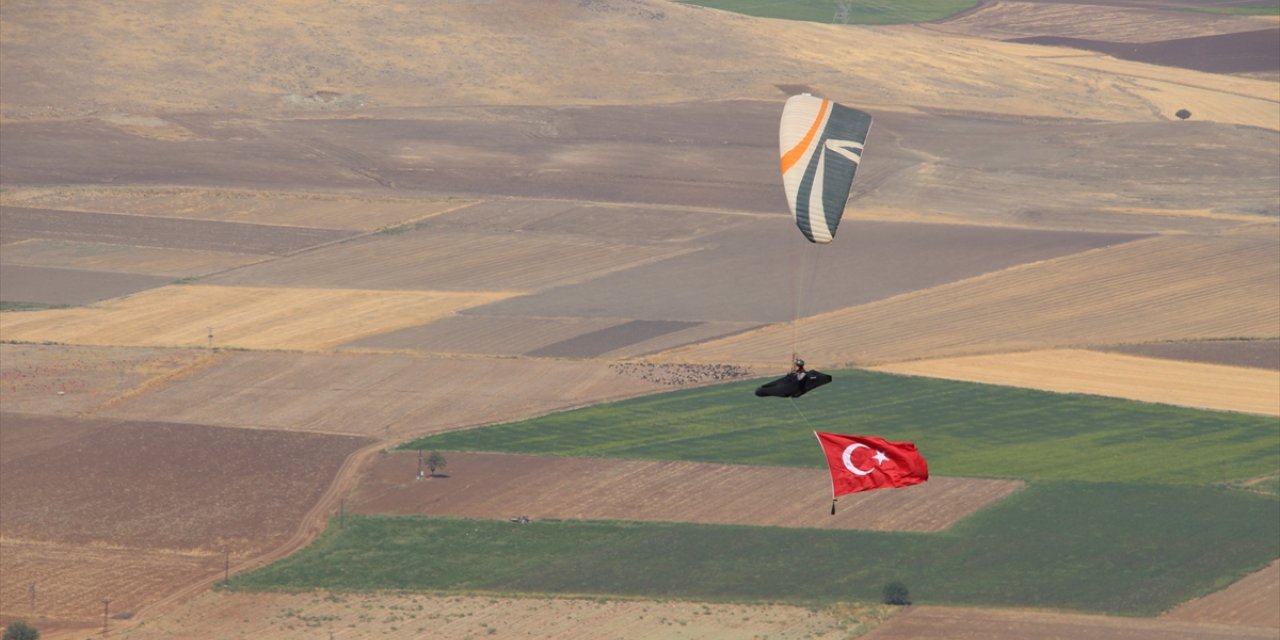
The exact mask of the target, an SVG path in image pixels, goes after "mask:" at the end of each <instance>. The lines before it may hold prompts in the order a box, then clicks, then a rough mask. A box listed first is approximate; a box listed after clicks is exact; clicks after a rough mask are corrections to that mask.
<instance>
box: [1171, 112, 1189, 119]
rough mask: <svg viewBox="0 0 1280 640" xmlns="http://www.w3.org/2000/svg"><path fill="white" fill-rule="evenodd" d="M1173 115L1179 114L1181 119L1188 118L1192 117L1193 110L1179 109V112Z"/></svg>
mask: <svg viewBox="0 0 1280 640" xmlns="http://www.w3.org/2000/svg"><path fill="white" fill-rule="evenodd" d="M1173 115H1175V116H1178V119H1179V120H1186V119H1187V118H1190V117H1191V112H1190V111H1187V110H1186V109H1178V112H1177V113H1175V114H1173Z"/></svg>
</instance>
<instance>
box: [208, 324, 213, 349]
mask: <svg viewBox="0 0 1280 640" xmlns="http://www.w3.org/2000/svg"><path fill="white" fill-rule="evenodd" d="M209 350H210V351H212V350H213V327H209Z"/></svg>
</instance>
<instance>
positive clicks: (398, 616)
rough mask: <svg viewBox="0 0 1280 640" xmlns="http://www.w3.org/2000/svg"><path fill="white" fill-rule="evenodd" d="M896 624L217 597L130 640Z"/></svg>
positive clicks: (820, 633) (782, 635) (632, 609)
mask: <svg viewBox="0 0 1280 640" xmlns="http://www.w3.org/2000/svg"><path fill="white" fill-rule="evenodd" d="M891 615H893V610H892V608H889V607H883V606H876V605H871V606H859V605H838V606H834V607H821V608H817V607H797V606H789V605H765V604H729V603H719V602H684V601H679V600H670V599H663V600H657V601H654V600H629V599H606V598H586V599H582V598H580V599H574V598H546V597H511V596H508V595H501V596H468V595H441V594H424V593H403V592H402V593H377V594H369V593H332V592H313V593H301V594H288V593H240V592H226V591H222V592H211V593H205V594H202V595H200V596H199V597H197V598H196V599H195V600H193V601H191V602H189V603H184V604H182V605H180V606H178V607H176V608H175V609H174V610H173V611H172V612H170V613H168V614H166V615H164V616H163V617H161V618H157V619H155V620H152V621H148V622H147V624H145V625H143V626H139V627H137V628H134V629H131V630H130V631H129V633H128V635H127V637H128V638H130V640H151V639H164V640H168V639H169V638H172V637H175V636H181V637H184V638H191V639H192V640H206V639H208V640H213V639H215V638H225V637H227V636H228V635H234V634H245V635H247V636H251V637H270V638H273V639H277V640H314V638H316V637H317V636H318V637H322V638H323V637H326V634H327V633H332V634H333V635H334V637H335V638H341V637H343V636H344V635H346V634H350V633H352V632H353V630H354V631H357V632H358V634H359V635H362V636H366V637H373V636H376V637H379V638H391V639H393V640H396V639H408V638H418V637H421V636H423V635H424V634H425V635H429V636H430V637H431V638H437V639H440V640H465V639H468V638H471V639H475V638H482V637H496V638H508V637H520V638H529V639H531V640H540V639H541V640H563V639H566V638H572V639H582V640H586V639H589V638H625V639H626V640H669V639H670V638H672V637H682V638H698V639H703V640H712V639H727V638H762V637H767V638H772V639H774V640H847V638H848V637H849V633H850V632H852V631H854V630H866V629H870V628H874V627H875V625H876V624H878V623H879V622H880V620H882V619H883V618H886V617H888V616H891Z"/></svg>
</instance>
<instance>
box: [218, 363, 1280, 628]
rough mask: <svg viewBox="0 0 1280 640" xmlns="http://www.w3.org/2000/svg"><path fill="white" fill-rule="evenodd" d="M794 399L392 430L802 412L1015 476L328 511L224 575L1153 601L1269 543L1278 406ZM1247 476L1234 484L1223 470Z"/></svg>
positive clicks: (969, 387)
mask: <svg viewBox="0 0 1280 640" xmlns="http://www.w3.org/2000/svg"><path fill="white" fill-rule="evenodd" d="M834 373H835V377H836V382H834V383H833V384H831V385H829V386H827V387H825V388H823V389H821V390H819V391H817V392H814V393H812V394H810V395H807V396H805V397H804V398H801V399H799V400H796V401H794V402H793V401H790V400H780V399H773V398H769V399H761V398H755V397H754V396H753V395H752V393H751V391H752V389H753V388H754V386H755V385H757V384H758V383H759V382H760V381H758V380H756V381H744V382H737V383H730V384H724V385H718V386H713V387H706V388H702V389H694V390H685V391H678V392H673V393H666V394H661V395H656V396H651V397H646V398H638V399H633V400H628V401H624V402H617V403H611V404H607V405H600V406H596V407H588V408H584V409H578V410H574V411H567V412H563V413H558V414H551V415H547V416H543V417H541V418H537V419H533V420H527V421H521V422H517V423H511V424H505V425H496V426H492V427H487V428H482V429H474V430H467V431H459V432H454V433H447V434H442V435H439V436H434V437H431V438H425V439H423V440H420V441H416V442H413V443H408V444H406V445H405V446H404V448H406V449H416V448H423V449H437V450H444V451H456V450H485V451H510V452H522V453H542V454H554V455H587V456H612V457H628V458H650V459H681V460H705V461H713V462H735V463H751V464H778V465H795V466H809V467H820V466H821V465H822V462H821V460H822V458H821V455H820V453H819V448H818V445H817V444H816V442H815V440H814V438H813V436H812V434H811V431H812V430H814V429H820V430H832V431H838V432H844V433H858V434H868V435H878V436H882V437H886V438H889V439H891V440H912V441H914V442H916V444H917V445H918V446H919V447H920V450H921V452H922V453H923V454H924V455H925V457H926V458H928V460H929V463H930V467H931V471H932V472H933V474H934V475H969V476H973V475H981V476H988V477H991V476H1002V477H1016V478H1023V479H1026V480H1027V481H1028V482H1029V485H1028V487H1027V488H1026V489H1024V490H1022V491H1020V492H1018V493H1017V494H1015V495H1013V496H1012V497H1010V498H1008V499H1006V500H1004V501H1002V502H1000V503H999V504H997V505H994V506H992V507H990V508H987V509H985V510H983V511H981V512H979V513H977V514H975V515H973V516H971V517H969V518H967V519H965V520H963V521H962V522H960V523H959V524H957V525H956V526H954V527H952V528H951V529H950V530H948V531H946V532H942V533H936V534H920V533H883V532H867V531H824V530H810V529H785V528H775V527H745V526H710V525H693V524H677V523H637V522H581V521H545V522H535V523H533V524H530V525H525V526H519V525H512V524H510V523H507V522H490V521H470V520H457V519H447V518H426V517H357V518H350V517H348V518H347V519H346V521H345V527H343V528H341V529H338V528H335V527H332V526H331V527H330V530H329V531H328V532H327V533H326V534H325V535H324V536H323V537H322V538H321V539H320V540H319V541H318V542H317V543H315V544H313V545H311V546H310V547H308V548H307V549H305V550H303V551H302V552H300V553H298V554H295V555H294V556H292V557H290V558H288V559H286V560H284V561H281V562H278V563H276V564H273V565H270V566H268V567H265V568H263V569H261V570H259V571H255V572H252V573H249V574H245V575H241V576H237V577H235V578H233V579H232V580H231V582H230V583H229V584H227V585H224V588H232V589H250V590H258V589H266V590H271V589H277V590H291V591H292V590H308V589H336V590H380V589H405V590H426V591H434V590H455V591H468V592H503V593H531V594H532V593H560V594H594V595H604V596H617V597H644V598H681V599H695V600H712V601H718V600H731V601H752V602H760V601H765V602H794V603H804V604H814V605H819V604H828V603H832V602H836V601H846V602H847V601H851V600H860V601H874V600H876V599H877V598H878V597H879V594H880V590H881V589H882V587H883V585H884V584H885V583H886V582H888V581H891V580H900V581H902V582H903V583H904V584H906V585H907V586H908V588H909V589H910V591H911V596H912V599H913V600H914V601H916V602H920V603H925V602H927V603H951V604H961V605H982V606H1010V607H1045V608H1064V609H1076V610H1082V611H1094V612H1104V613H1111V614H1122V615H1147V616H1149V615H1156V614H1158V613H1160V612H1161V611H1164V610H1166V609H1168V608H1170V607H1172V606H1174V605H1176V604H1178V603H1180V602H1183V601H1185V600H1187V599H1190V598H1193V597H1196V596H1199V595H1203V594H1205V593H1209V592H1211V591H1214V590H1216V589H1219V588H1221V587H1223V586H1225V585H1226V584H1229V583H1230V582H1232V581H1234V580H1236V579H1238V578H1239V577H1241V576H1243V575H1246V574H1247V573H1249V572H1251V571H1254V570H1257V569H1259V568H1261V567H1263V566H1265V565H1266V564H1267V563H1269V562H1271V561H1272V560H1274V559H1275V558H1276V557H1277V556H1280V497H1277V496H1276V495H1275V494H1274V488H1275V486H1276V483H1275V482H1273V481H1272V478H1274V477H1275V475H1276V472H1277V470H1280V421H1278V420H1277V419H1275V418H1270V417H1259V416H1246V415H1239V414H1232V413H1225V412H1210V411H1198V410H1193V409H1183V408H1176V407H1168V406H1161V405H1151V404H1143V403H1137V402H1129V401H1122V400H1115V399H1108V398H1100V397H1093V396H1081V395H1060V394H1052V393H1045V392H1038V391H1031V390H1022V389H1012V388H1005V387H995V386H988V385H979V384H970V383H962V382H950V381H942V380H931V379H926V378H912V377H904V376H893V375H887V374H878V373H869V372H864V371H838V372H834ZM1245 485H1247V486H1249V488H1250V490H1243V489H1240V488H1238V487H1240V486H1245Z"/></svg>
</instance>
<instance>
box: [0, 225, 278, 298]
mask: <svg viewBox="0 0 1280 640" xmlns="http://www.w3.org/2000/svg"><path fill="white" fill-rule="evenodd" d="M263 259H264V258H263V257H262V256H259V255H249V254H244V253H231V252H226V251H200V250H196V249H169V248H164V247H133V246H129V245H123V244H106V243H101V242H71V241H66V240H42V239H30V240H23V241H21V242H14V243H11V244H7V245H5V248H4V263H5V266H6V268H12V267H13V266H16V265H26V266H30V267H45V268H63V269H67V268H71V269H75V270H77V271H79V272H82V273H83V272H86V271H88V272H98V273H89V274H87V276H88V277H91V278H92V277H94V276H96V277H97V278H104V277H106V276H108V275H111V274H128V273H137V274H149V275H154V276H163V277H165V278H167V279H168V280H172V279H174V278H191V277H196V276H202V275H205V274H207V273H213V272H217V271H223V270H226V269H231V268H234V267H239V266H243V265H246V264H251V263H254V262H258V261H260V260H263ZM101 272H110V273H101ZM28 277H30V276H28ZM168 280H166V282H167V281H168ZM45 282H46V280H44V279H42V280H40V281H39V284H37V285H34V286H39V287H46V286H51V284H52V283H50V284H48V285H46V284H44V283H45ZM108 291H109V289H108ZM6 295H7V294H6ZM105 297H114V296H105Z"/></svg>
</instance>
